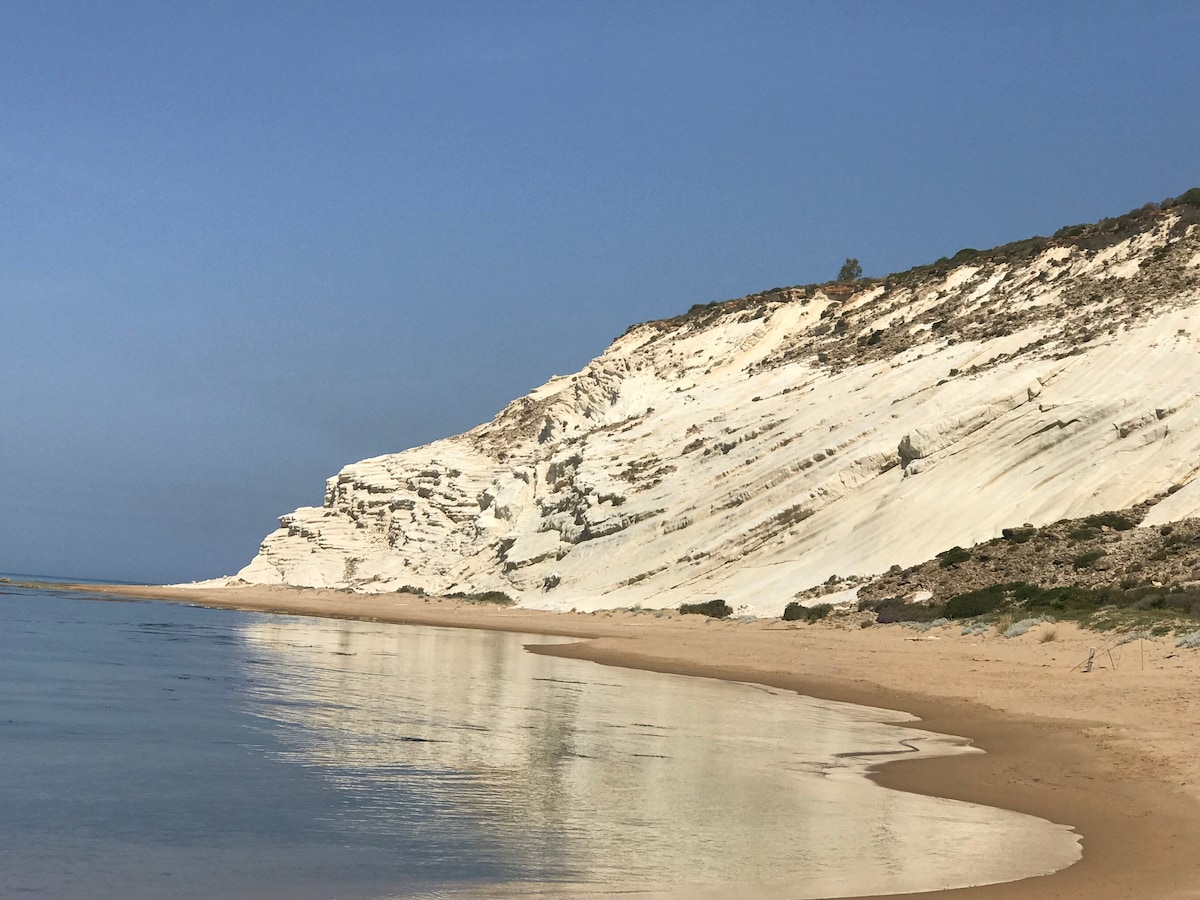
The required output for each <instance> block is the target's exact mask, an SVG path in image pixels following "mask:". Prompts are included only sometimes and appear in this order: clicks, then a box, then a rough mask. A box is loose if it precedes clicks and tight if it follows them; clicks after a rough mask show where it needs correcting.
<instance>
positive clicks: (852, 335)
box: [238, 207, 1200, 614]
mask: <svg viewBox="0 0 1200 900" xmlns="http://www.w3.org/2000/svg"><path fill="white" fill-rule="evenodd" d="M1125 218H1126V219H1128V218H1129V217H1125ZM1197 218H1198V216H1197V215H1196V213H1195V211H1194V208H1190V207H1188V208H1182V209H1176V210H1168V211H1161V212H1160V211H1155V212H1153V213H1144V214H1143V215H1141V216H1140V217H1137V218H1135V220H1133V221H1128V222H1124V223H1123V225H1122V223H1121V221H1120V220H1118V223H1117V225H1116V226H1113V227H1111V228H1106V227H1105V225H1104V223H1102V225H1101V226H1093V227H1091V228H1090V229H1087V230H1085V231H1084V233H1083V234H1082V235H1080V234H1075V235H1073V236H1071V237H1063V238H1060V239H1051V240H1040V241H1034V242H1024V243H1022V244H1019V245H1010V246H1009V247H1007V248H998V250H996V251H991V252H988V253H980V254H973V253H966V252H964V254H960V256H967V257H970V259H969V262H967V263H966V264H963V265H953V264H951V263H949V262H943V263H942V264H940V265H934V266H932V267H924V268H923V269H917V270H913V271H912V272H910V273H905V274H904V275H899V276H892V277H890V278H889V279H886V280H884V281H879V282H873V283H860V284H857V285H854V286H849V285H827V286H824V287H821V288H808V289H786V290H778V291H774V292H771V293H768V294H762V295H755V296H752V297H747V298H742V299H741V300H736V301H730V302H728V303H725V304H720V305H711V306H707V307H696V308H694V309H693V310H692V312H690V313H689V314H687V315H685V316H680V317H678V318H676V319H672V320H667V321H662V322H651V323H647V324H643V325H638V326H635V327H633V328H631V329H630V330H629V331H628V332H627V333H626V334H625V335H624V336H623V337H621V338H620V339H618V340H617V341H616V342H615V343H614V344H613V345H612V346H611V347H609V349H608V350H607V351H606V352H605V353H604V354H603V355H601V356H600V357H598V358H597V359H595V360H593V361H592V362H591V363H590V364H589V365H588V366H586V367H585V368H584V369H583V370H582V371H581V372H578V373H576V374H574V375H570V376H565V377H556V378H553V379H551V380H550V381H549V382H548V383H546V384H545V385H543V386H541V387H540V388H538V389H536V390H535V391H533V392H532V393H530V394H529V395H528V396H525V397H522V398H520V399H518V400H515V401H514V402H513V403H511V404H510V405H509V406H508V407H507V408H506V409H505V410H503V411H502V412H501V413H500V414H499V415H498V416H497V417H496V418H495V419H494V420H493V421H491V422H490V423H487V424H485V425H481V426H479V427H477V428H475V429H473V430H471V431H469V432H467V433H465V434H461V435H457V436H455V437H450V438H447V439H445V440H441V441H437V442H435V443H432V444H429V445H427V446H424V447H417V448H414V449H411V450H406V451H404V452H402V453H395V454H389V455H386V456H380V457H376V458H374V459H368V460H364V461H362V462H358V463H355V464H353V465H350V466H347V467H346V468H344V469H343V470H342V471H341V472H339V473H338V474H337V475H336V476H335V477H333V478H331V479H330V480H329V482H328V484H327V487H326V494H325V502H324V505H323V506H322V507H319V508H302V509H298V510H296V511H295V512H293V513H290V514H288V515H285V516H283V517H281V519H280V523H281V527H280V528H279V530H278V531H276V532H274V533H273V534H271V535H269V536H268V537H267V538H266V540H265V541H264V542H263V544H262V547H261V549H260V551H259V553H258V555H257V556H256V557H255V558H254V560H253V561H252V562H251V563H250V564H249V565H248V566H246V567H245V568H244V569H242V571H241V572H239V573H238V577H240V578H241V579H243V580H245V581H248V582H255V583H267V584H274V583H287V584H294V585H307V586H319V587H338V588H351V589H354V590H360V591H372V592H377V591H395V590H398V589H400V588H403V587H415V588H423V589H425V590H427V591H429V592H431V593H446V592H450V591H465V592H479V591H488V590H501V591H505V592H507V593H508V594H510V595H512V596H513V597H515V598H517V599H518V600H519V602H520V603H521V604H522V605H525V606H533V607H542V608H552V609H571V608H576V609H580V610H588V609H597V608H605V607H622V606H632V605H636V604H642V605H644V606H646V607H664V606H672V605H675V604H678V603H680V602H692V601H702V600H707V599H712V598H715V597H721V598H724V599H725V600H726V601H727V602H728V603H729V604H730V605H731V606H733V607H734V608H735V609H736V610H738V611H739V612H744V613H752V614H778V613H779V611H780V610H781V609H782V608H783V606H784V605H785V604H786V603H787V602H788V601H790V600H791V599H792V598H793V597H794V595H795V594H796V593H797V592H799V591H802V590H804V589H806V588H810V587H812V586H814V585H817V584H821V583H822V582H825V581H827V580H828V579H830V578H831V576H838V577H845V576H848V575H852V574H858V575H867V574H873V573H878V572H882V571H884V570H886V569H888V568H889V567H890V566H892V565H897V564H898V565H910V564H913V563H916V562H919V561H921V560H924V559H927V558H929V557H931V556H933V555H934V554H935V553H938V552H939V551H942V550H945V549H946V548H948V547H950V546H953V545H955V544H960V545H964V546H965V545H968V544H971V543H973V542H976V541H980V540H985V539H988V538H991V537H994V536H996V535H998V534H999V533H1000V530H1001V528H1003V527H1008V526H1013V525H1020V524H1023V523H1026V522H1029V523H1033V524H1044V523H1048V522H1051V521H1054V520H1057V519H1059V518H1063V517H1068V516H1079V515H1085V514H1088V513H1091V512H1097V511H1102V510H1107V509H1117V508H1122V507H1127V506H1130V505H1133V504H1135V503H1138V502H1141V501H1143V500H1146V499H1147V498H1150V497H1153V496H1155V495H1158V494H1161V493H1163V492H1164V491H1166V490H1167V489H1169V488H1174V489H1175V490H1174V492H1173V493H1172V494H1171V495H1170V496H1169V497H1167V498H1166V499H1164V500H1163V501H1162V502H1160V503H1158V505H1157V506H1155V507H1154V508H1153V509H1152V510H1151V513H1150V516H1149V518H1148V520H1147V521H1148V522H1150V523H1154V522H1160V521H1167V520H1173V519H1178V518H1182V517H1185V516H1191V515H1197V514H1200V479H1197V478H1196V475H1197V472H1198V471H1200V403H1198V400H1197V398H1198V397H1200V225H1197V224H1196V219H1197ZM1114 229H1115V230H1114ZM1122 229H1123V230H1122ZM956 259H958V257H956Z"/></svg>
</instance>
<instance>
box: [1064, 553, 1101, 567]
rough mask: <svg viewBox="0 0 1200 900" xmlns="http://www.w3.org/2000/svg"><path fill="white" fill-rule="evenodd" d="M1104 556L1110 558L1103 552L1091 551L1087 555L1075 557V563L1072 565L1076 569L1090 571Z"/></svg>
mask: <svg viewBox="0 0 1200 900" xmlns="http://www.w3.org/2000/svg"><path fill="white" fill-rule="evenodd" d="M1102 556H1108V554H1107V553H1106V552H1105V551H1103V550H1089V551H1088V552H1087V553H1081V554H1080V555H1079V556H1077V557H1075V561H1074V562H1073V563H1071V565H1073V566H1074V567H1075V568H1076V569H1090V568H1091V567H1092V566H1093V565H1094V564H1095V562H1096V560H1098V559H1100V557H1102Z"/></svg>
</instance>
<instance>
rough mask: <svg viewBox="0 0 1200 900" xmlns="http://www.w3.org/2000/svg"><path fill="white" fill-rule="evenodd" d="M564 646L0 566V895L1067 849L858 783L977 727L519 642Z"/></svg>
mask: <svg viewBox="0 0 1200 900" xmlns="http://www.w3.org/2000/svg"><path fill="white" fill-rule="evenodd" d="M556 640H561V639H556V638H545V637H536V636H531V635H514V634H504V633H496V632H485V631H471V630H465V629H447V628H426V627H411V626H399V625H384V624H378V623H365V622H351V621H340V620H329V619H313V618H299V617H289V616H268V615H263V614H255V613H246V612H237V611H230V610H212V609H201V608H193V607H188V606H180V605H173V604H167V603H155V602H112V601H109V602H102V601H101V600H100V599H81V598H79V597H77V596H73V595H69V594H60V593H56V592H53V591H46V590H35V589H20V588H15V587H13V586H11V585H6V584H0V896H4V897H16V896H28V897H51V898H56V900H70V898H99V900H102V898H125V900H143V898H145V900H149V898H164V897H171V898H181V900H190V898H197V900H198V898H246V900H265V898H295V900H308V898H312V900H326V898H341V900H366V898H393V897H421V896H425V897H460V896H462V897H493V896H525V895H534V894H536V895H538V896H548V897H558V896H564V897H581V896H593V895H600V894H607V893H609V892H612V891H620V892H629V893H630V895H631V896H634V897H637V896H644V897H652V896H655V897H656V896H681V897H682V896H692V895H697V894H700V893H704V892H707V893H708V895H710V896H737V895H741V896H750V895H751V894H754V893H758V894H762V895H764V896H766V895H772V894H773V895H776V896H781V897H796V898H806V897H835V896H852V895H855V894H863V893H881V892H907V891H917V890H931V889H934V888H938V887H951V886H956V885H966V884H981V883H986V882H991V881H1000V880H1011V879H1016V878H1021V877H1027V876H1029V875H1034V874H1041V873H1046V872H1051V871H1054V870H1056V869H1059V868H1061V867H1063V866H1066V865H1068V864H1070V863H1071V862H1073V861H1075V860H1076V859H1078V857H1079V843H1078V837H1077V836H1076V835H1075V834H1074V833H1073V832H1071V831H1070V830H1069V829H1068V828H1067V827H1066V826H1063V825H1055V824H1052V823H1050V822H1046V821H1045V820H1042V819H1036V818H1033V817H1030V816H1025V815H1021V814H1018V813H1013V812H1008V811H1003V810H996V809H990V808H987V807H981V806H975V805H971V804H965V803H959V802H955V801H950V800H945V799H939V798H930V797H921V796H917V795H912V794H903V793H899V792H895V791H888V790H884V789H883V788H880V787H878V786H876V785H874V784H872V783H871V782H869V781H868V780H867V779H866V778H865V776H864V774H863V766H864V764H866V763H869V762H873V761H880V760H883V759H888V758H894V755H896V754H899V753H910V752H924V753H959V752H974V751H971V750H970V748H969V747H968V746H967V744H966V742H965V741H961V740H957V739H953V738H947V737H945V736H941V735H933V734H930V733H926V732H921V731H919V730H916V729H912V728H898V727H896V726H894V725H886V724H881V721H882V720H884V719H890V720H893V721H895V720H896V719H898V718H903V717H902V716H900V715H898V714H896V713H884V712H882V711H879V710H871V709H867V708H864V707H856V706H849V705H844V704H835V703H826V702H820V701H815V700H811V699H808V698H804V697H800V696H796V695H794V694H790V693H787V692H781V691H775V690H769V689H766V688H763V687H759V686H754V685H747V684H734V683H728V682H721V681H714V680H709V679H699V678H684V677H678V676H669V675H659V674H653V673H646V672H640V671H634V670H627V669H618V668H610V667H603V666H598V665H595V664H592V663H587V662H581V661H576V660H566V659H558V658H555V657H547V656H542V655H535V654H532V653H529V652H528V651H526V650H525V649H524V645H526V644H529V643H544V642H553V641H556ZM913 748H916V749H915V750H914V749H913Z"/></svg>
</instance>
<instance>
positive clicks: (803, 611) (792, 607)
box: [783, 600, 833, 622]
mask: <svg viewBox="0 0 1200 900" xmlns="http://www.w3.org/2000/svg"><path fill="white" fill-rule="evenodd" d="M831 609H833V606H832V604H829V603H818V604H817V605H816V606H803V605H801V604H800V603H798V602H796V601H795V600H793V601H792V602H791V603H789V604H788V605H787V606H785V607H784V608H783V621H785V622H796V621H803V622H817V621H820V620H821V619H823V618H825V617H826V616H827V615H829V611H830V610H831Z"/></svg>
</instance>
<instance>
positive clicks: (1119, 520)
mask: <svg viewBox="0 0 1200 900" xmlns="http://www.w3.org/2000/svg"><path fill="white" fill-rule="evenodd" d="M1083 521H1084V524H1086V525H1089V526H1091V527H1092V528H1101V527H1103V526H1105V525H1107V526H1108V527H1109V528H1111V529H1112V530H1113V531H1128V530H1129V529H1131V528H1136V527H1137V522H1134V521H1133V520H1132V519H1127V518H1125V516H1123V515H1121V514H1120V513H1113V512H1106V513H1100V514H1099V515H1095V516H1088V517H1087V518H1086V519H1084V520H1083Z"/></svg>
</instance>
